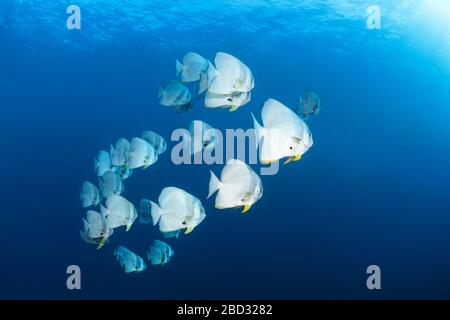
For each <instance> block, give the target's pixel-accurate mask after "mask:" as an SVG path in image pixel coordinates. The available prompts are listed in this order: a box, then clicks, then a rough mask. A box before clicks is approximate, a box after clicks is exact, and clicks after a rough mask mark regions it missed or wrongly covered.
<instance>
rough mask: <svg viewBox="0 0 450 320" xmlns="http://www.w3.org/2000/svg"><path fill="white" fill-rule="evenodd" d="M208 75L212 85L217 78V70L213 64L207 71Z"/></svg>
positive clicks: (210, 64)
mask: <svg viewBox="0 0 450 320" xmlns="http://www.w3.org/2000/svg"><path fill="white" fill-rule="evenodd" d="M206 75H207V80H208V81H207V83H208V84H211V82H213V80H214V79H215V78H216V77H217V70H216V68H215V67H214V66H213V64H212V63H211V62H209V63H208V70H207V71H206Z"/></svg>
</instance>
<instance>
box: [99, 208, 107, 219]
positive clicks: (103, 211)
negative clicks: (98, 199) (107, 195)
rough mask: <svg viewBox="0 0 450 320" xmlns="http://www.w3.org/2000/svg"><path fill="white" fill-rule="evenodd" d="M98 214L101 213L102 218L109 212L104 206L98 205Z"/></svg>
mask: <svg viewBox="0 0 450 320" xmlns="http://www.w3.org/2000/svg"><path fill="white" fill-rule="evenodd" d="M100 214H101V215H102V218H103V219H106V217H107V216H108V214H109V212H108V209H106V208H105V207H104V206H102V205H100Z"/></svg>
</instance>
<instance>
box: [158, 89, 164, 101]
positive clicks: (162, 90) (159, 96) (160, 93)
mask: <svg viewBox="0 0 450 320" xmlns="http://www.w3.org/2000/svg"><path fill="white" fill-rule="evenodd" d="M163 94H164V89H163V88H162V87H158V98H161V97H162V95H163Z"/></svg>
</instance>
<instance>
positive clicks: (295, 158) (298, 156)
mask: <svg viewBox="0 0 450 320" xmlns="http://www.w3.org/2000/svg"><path fill="white" fill-rule="evenodd" d="M301 158H302V155H301V154H296V155H295V156H293V157H289V159H287V160H286V161H285V162H284V164H288V163H289V162H291V161H298V160H300V159H301Z"/></svg>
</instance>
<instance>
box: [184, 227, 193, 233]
mask: <svg viewBox="0 0 450 320" xmlns="http://www.w3.org/2000/svg"><path fill="white" fill-rule="evenodd" d="M193 230H194V228H192V227H187V228H186V231H185V232H184V234H189V233H191V232H192V231H193Z"/></svg>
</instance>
